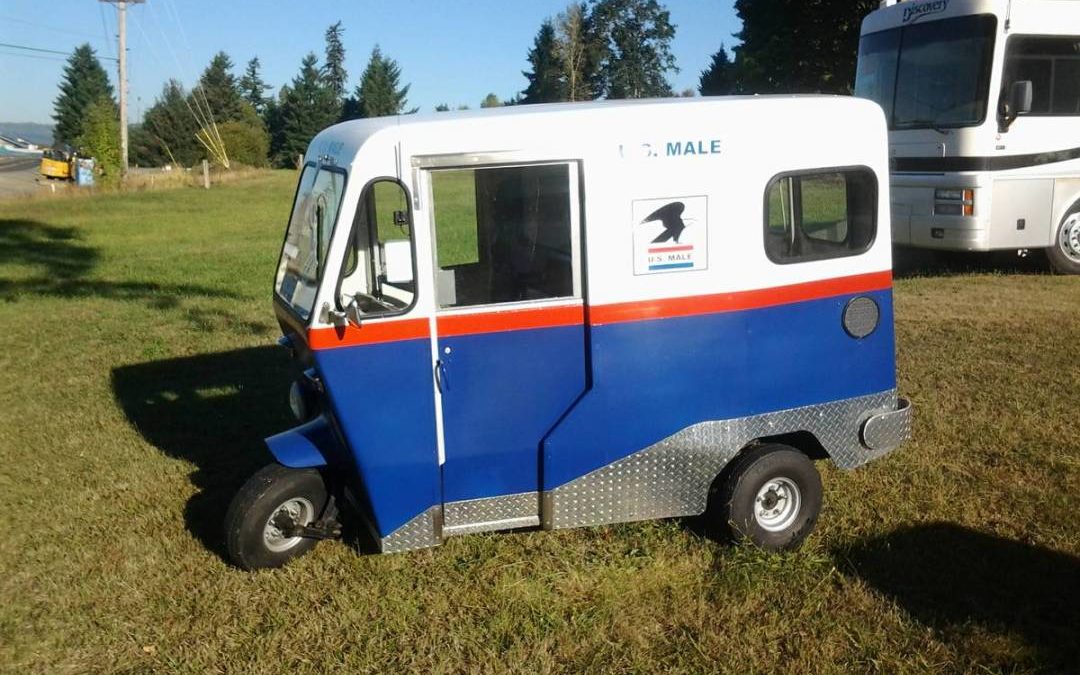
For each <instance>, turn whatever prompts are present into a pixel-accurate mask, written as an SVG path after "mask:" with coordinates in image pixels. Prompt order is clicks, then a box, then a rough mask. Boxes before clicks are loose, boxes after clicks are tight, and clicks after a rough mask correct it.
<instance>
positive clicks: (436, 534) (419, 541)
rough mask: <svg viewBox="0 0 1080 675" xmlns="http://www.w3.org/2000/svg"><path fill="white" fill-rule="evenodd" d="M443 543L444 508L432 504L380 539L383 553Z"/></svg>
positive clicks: (411, 549)
mask: <svg viewBox="0 0 1080 675" xmlns="http://www.w3.org/2000/svg"><path fill="white" fill-rule="evenodd" d="M441 543H442V508H441V507H438V506H432V507H431V508H430V509H428V510H427V511H424V512H423V513H421V514H420V515H418V516H416V517H415V518H413V519H412V520H410V521H409V522H407V523H405V524H404V525H402V526H401V527H399V528H398V529H396V530H394V531H393V532H391V533H390V534H388V535H386V536H385V537H383V538H382V539H381V540H380V541H379V548H380V550H381V551H382V552H383V553H400V552H402V551H413V550H416V549H418V548H430V547H432V546H438V545H439V544H441Z"/></svg>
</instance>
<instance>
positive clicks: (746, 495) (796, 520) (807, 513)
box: [716, 443, 821, 551]
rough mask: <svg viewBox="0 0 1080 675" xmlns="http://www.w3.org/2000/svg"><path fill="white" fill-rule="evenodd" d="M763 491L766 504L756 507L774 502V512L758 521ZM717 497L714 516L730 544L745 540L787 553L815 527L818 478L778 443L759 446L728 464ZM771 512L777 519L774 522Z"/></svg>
mask: <svg viewBox="0 0 1080 675" xmlns="http://www.w3.org/2000/svg"><path fill="white" fill-rule="evenodd" d="M770 486H771V489H768V490H767V488H770ZM791 486H794V488H796V490H792V489H791ZM762 491H766V497H765V498H766V500H767V501H765V502H762V503H761V504H760V506H761V507H762V508H763V509H764V508H765V507H767V506H769V505H770V502H769V500H775V501H773V502H772V506H773V510H772V511H769V512H767V513H763V514H762V516H761V517H760V518H759V516H758V515H757V514H756V513H755V511H756V509H757V508H758V506H759V504H758V503H757V500H758V496H759V493H761V492H762ZM770 492H771V496H770V495H769V493H770ZM785 495H787V496H786V497H785ZM716 498H717V501H716V505H717V506H718V509H717V511H718V513H717V516H718V517H719V518H721V519H722V520H721V523H722V524H724V525H726V526H727V527H728V528H729V531H730V533H731V535H732V536H733V537H734V538H735V539H747V540H749V541H751V542H753V543H754V544H756V545H757V546H759V547H760V548H762V549H765V550H767V551H786V550H792V549H795V548H798V547H799V546H800V545H801V544H802V542H803V540H804V539H806V537H807V535H809V534H810V532H811V531H812V530H813V529H814V525H815V524H817V518H818V514H819V513H820V512H821V476H820V475H819V474H818V472H817V469H816V468H815V467H814V463H813V462H812V461H811V460H810V458H809V457H807V456H806V455H804V454H803V453H801V452H799V451H798V450H796V449H794V448H792V447H789V446H786V445H780V444H778V443H774V444H769V445H760V446H757V447H753V448H750V449H748V450H745V451H743V453H742V454H741V455H739V456H738V457H736V458H735V459H734V460H732V463H731V465H730V466H729V467H728V468H727V469H726V470H725V471H724V473H723V474H722V475H721V477H720V480H719V482H718V488H717V494H716ZM789 505H792V506H789ZM773 512H775V513H776V514H778V515H777V516H776V517H775V518H774V517H773V516H771V515H770V514H771V513H773Z"/></svg>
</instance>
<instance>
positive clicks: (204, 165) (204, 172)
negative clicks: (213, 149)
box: [202, 159, 210, 190]
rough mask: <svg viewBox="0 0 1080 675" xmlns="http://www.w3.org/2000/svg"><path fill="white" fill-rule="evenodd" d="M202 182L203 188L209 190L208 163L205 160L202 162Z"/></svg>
mask: <svg viewBox="0 0 1080 675" xmlns="http://www.w3.org/2000/svg"><path fill="white" fill-rule="evenodd" d="M202 182H203V187H204V188H206V189H207V190H209V189H210V162H208V161H206V160H205V159H204V160H203V161H202Z"/></svg>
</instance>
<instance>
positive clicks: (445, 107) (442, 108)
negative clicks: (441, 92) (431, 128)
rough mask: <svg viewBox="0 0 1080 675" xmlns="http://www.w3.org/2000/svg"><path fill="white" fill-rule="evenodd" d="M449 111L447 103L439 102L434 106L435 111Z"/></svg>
mask: <svg viewBox="0 0 1080 675" xmlns="http://www.w3.org/2000/svg"><path fill="white" fill-rule="evenodd" d="M449 111H450V105H449V104H448V103H440V104H439V105H437V106H435V112H449Z"/></svg>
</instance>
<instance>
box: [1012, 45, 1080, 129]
mask: <svg viewBox="0 0 1080 675" xmlns="http://www.w3.org/2000/svg"><path fill="white" fill-rule="evenodd" d="M1024 80H1027V81H1029V82H1031V89H1032V102H1031V112H1030V113H1029V114H1031V115H1080V36H1066V37H1042V36H1032V35H1017V36H1014V37H1011V38H1009V45H1008V49H1007V53H1006V57H1005V77H1004V79H1003V81H1002V84H1003V85H1004V86H1003V89H1002V92H1003V93H1002V97H1003V98H1002V100H1003V101H1004V100H1005V99H1006V97H1008V92H1009V90H1010V89H1011V88H1012V84H1013V83H1014V82H1022V81H1024Z"/></svg>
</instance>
